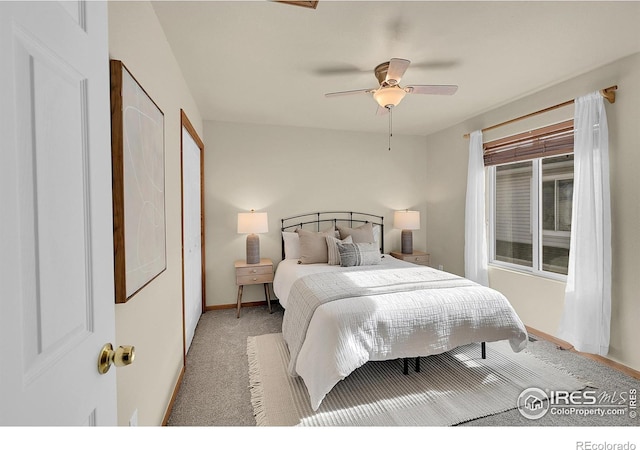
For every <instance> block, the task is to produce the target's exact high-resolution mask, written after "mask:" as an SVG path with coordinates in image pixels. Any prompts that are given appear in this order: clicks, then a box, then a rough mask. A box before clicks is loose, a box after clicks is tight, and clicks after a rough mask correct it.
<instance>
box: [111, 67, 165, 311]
mask: <svg viewBox="0 0 640 450" xmlns="http://www.w3.org/2000/svg"><path fill="white" fill-rule="evenodd" d="M110 67H111V152H112V160H113V163H112V164H113V247H114V258H115V261H114V267H115V301H116V303H125V302H127V301H128V300H129V299H131V298H132V297H133V296H134V295H135V294H136V293H137V292H139V291H140V290H141V289H143V288H144V287H145V286H146V285H147V284H149V283H150V282H151V281H153V280H154V279H155V278H156V277H157V276H158V275H160V274H161V273H162V272H163V271H164V270H165V269H166V267H167V263H166V234H165V208H164V206H165V194H164V192H165V190H164V176H165V173H164V114H163V113H162V111H161V110H160V108H158V106H157V105H156V104H155V103H154V102H153V100H152V99H151V97H149V95H148V94H147V93H146V92H145V90H144V89H143V88H142V86H140V84H139V83H138V82H137V81H136V79H135V78H134V77H133V75H131V73H130V72H129V71H128V70H127V68H126V67H125V65H124V64H123V63H122V62H121V61H118V60H111V61H110Z"/></svg>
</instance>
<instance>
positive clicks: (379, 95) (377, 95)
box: [373, 85, 407, 108]
mask: <svg viewBox="0 0 640 450" xmlns="http://www.w3.org/2000/svg"><path fill="white" fill-rule="evenodd" d="M406 94H407V93H406V91H405V90H404V89H401V88H400V87H399V86H397V85H395V86H388V87H381V88H379V89H378V90H376V91H374V92H373V98H374V99H375V101H376V102H378V105H380V106H382V107H383V108H386V107H388V106H397V105H398V103H400V102H401V101H402V99H403V98H404V96H405V95H406Z"/></svg>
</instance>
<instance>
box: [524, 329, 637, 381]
mask: <svg viewBox="0 0 640 450" xmlns="http://www.w3.org/2000/svg"><path fill="white" fill-rule="evenodd" d="M526 328H527V331H528V332H529V333H531V334H534V335H536V336H538V337H539V338H541V339H544V340H545V341H548V342H551V343H553V344H556V345H557V346H559V347H560V348H561V349H563V350H569V351H572V352H574V353H577V354H579V355H582V356H584V357H586V358H589V359H592V360H594V361H597V362H599V363H601V364H604V365H605V366H608V367H611V368H612V369H615V370H617V371H618V372H622V373H624V374H625V375H628V376H630V377H632V378H635V379H636V380H640V371H638V370H635V369H632V368H631V367H627V366H625V365H624V364H620V363H619V362H617V361H613V360H611V359H609V358H606V357H604V356H600V355H594V354H592V353H584V352H579V351H578V350H576V349H575V348H574V347H573V345H571V344H570V343H568V342H566V341H563V340H562V339H558V338H557V337H555V336H552V335H550V334H547V333H544V332H542V331H539V330H536V329H535V328H533V327H529V326H527V327H526Z"/></svg>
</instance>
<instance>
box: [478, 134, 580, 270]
mask: <svg viewBox="0 0 640 450" xmlns="http://www.w3.org/2000/svg"><path fill="white" fill-rule="evenodd" d="M542 130H544V133H541V132H540V130H534V131H532V132H529V133H526V134H524V135H519V136H514V137H511V138H507V139H502V140H500V141H494V142H488V143H486V144H485V165H489V176H488V180H489V184H490V186H489V187H490V193H491V194H490V201H489V204H490V210H491V211H490V215H489V217H490V232H491V262H492V263H494V264H499V265H507V266H509V267H512V268H516V269H520V270H526V271H529V272H532V273H536V274H542V275H550V276H552V277H553V276H556V275H557V274H559V275H566V274H567V267H568V264H569V248H570V240H571V215H572V204H573V153H572V152H573V134H572V133H573V123H572V122H566V123H564V124H559V125H556V126H553V127H547V128H544V129H542ZM533 147H537V149H533ZM505 152H507V153H505Z"/></svg>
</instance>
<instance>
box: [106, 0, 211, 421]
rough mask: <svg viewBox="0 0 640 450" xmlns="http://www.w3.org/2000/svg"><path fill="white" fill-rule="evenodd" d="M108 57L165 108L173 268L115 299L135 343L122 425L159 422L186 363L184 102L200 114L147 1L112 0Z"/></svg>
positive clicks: (119, 334) (128, 338)
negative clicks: (122, 298) (125, 297)
mask: <svg viewBox="0 0 640 450" xmlns="http://www.w3.org/2000/svg"><path fill="white" fill-rule="evenodd" d="M109 56H110V57H111V58H112V59H119V60H121V61H122V62H123V63H124V64H125V66H127V68H128V69H129V70H130V71H131V73H132V74H133V76H134V77H135V78H136V80H137V81H138V82H139V83H140V84H141V85H142V87H143V88H144V89H145V91H146V92H147V93H148V94H149V95H150V96H151V98H152V99H153V100H154V101H155V102H156V104H157V105H158V106H159V107H160V109H161V110H162V111H163V113H164V121H165V123H164V126H165V149H164V150H165V213H166V234H167V269H166V270H165V271H164V272H163V273H162V274H161V275H160V276H159V277H158V278H156V279H155V280H154V281H153V282H151V283H150V284H149V285H147V286H146V287H145V288H144V289H142V290H141V291H140V292H139V293H137V294H136V295H135V296H134V297H133V298H132V299H130V300H129V301H128V302H127V303H125V304H119V305H116V339H117V341H116V345H122V344H130V345H134V346H135V348H136V359H135V362H134V363H133V364H132V365H131V366H128V367H122V368H118V370H117V380H118V424H119V425H128V424H129V419H130V417H131V415H132V414H133V412H134V411H135V410H137V411H138V424H139V425H160V424H161V423H162V419H163V417H164V414H165V412H166V409H167V406H168V405H169V401H170V399H171V395H172V394H173V390H174V388H175V386H176V382H177V380H178V377H179V375H180V372H181V370H182V367H183V335H182V237H181V227H182V223H181V201H182V200H181V191H180V133H181V126H180V109H181V108H182V109H184V110H185V112H186V114H187V116H188V117H189V119H190V121H191V123H192V124H193V126H194V127H195V128H196V130H197V131H198V133H199V134H200V136H202V118H201V116H200V112H199V111H198V108H197V107H196V105H195V102H194V100H193V98H192V96H191V94H190V92H189V90H188V88H187V86H186V83H185V81H184V78H183V76H182V73H181V71H180V68H179V66H178V64H177V62H176V60H175V58H174V56H173V53H172V52H171V49H170V47H169V44H168V43H167V40H166V38H165V35H164V32H163V31H162V28H161V27H160V24H159V22H158V19H157V17H156V15H155V12H154V11H153V8H152V6H151V4H150V3H149V2H109Z"/></svg>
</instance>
